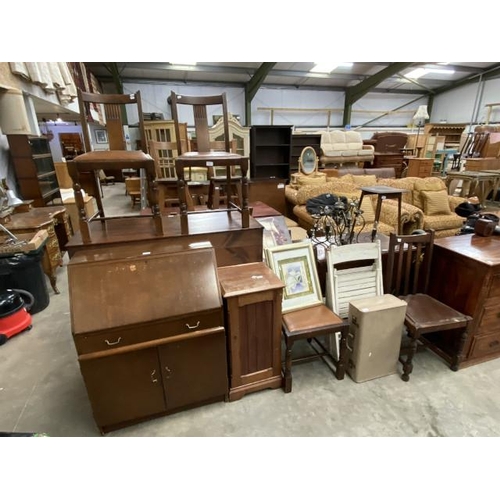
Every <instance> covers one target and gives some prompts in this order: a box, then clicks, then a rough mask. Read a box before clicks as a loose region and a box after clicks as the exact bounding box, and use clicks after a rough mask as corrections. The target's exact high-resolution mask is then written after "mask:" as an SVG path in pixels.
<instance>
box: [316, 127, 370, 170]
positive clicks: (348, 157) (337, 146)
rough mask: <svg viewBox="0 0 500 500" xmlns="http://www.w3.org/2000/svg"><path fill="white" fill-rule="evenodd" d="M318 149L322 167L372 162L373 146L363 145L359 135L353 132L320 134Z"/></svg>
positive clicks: (338, 131)
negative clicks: (319, 149)
mask: <svg viewBox="0 0 500 500" xmlns="http://www.w3.org/2000/svg"><path fill="white" fill-rule="evenodd" d="M320 148H321V154H320V158H319V161H320V164H321V165H322V166H326V165H342V164H344V163H360V162H370V163H371V162H373V156H374V148H373V146H370V145H363V139H362V137H361V134H360V133H359V132H356V131H354V130H347V131H344V130H332V131H329V132H321V141H320Z"/></svg>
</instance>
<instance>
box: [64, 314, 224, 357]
mask: <svg viewBox="0 0 500 500" xmlns="http://www.w3.org/2000/svg"><path fill="white" fill-rule="evenodd" d="M223 325H224V322H223V318H222V312H221V310H217V311H211V312H203V313H199V314H196V315H193V316H190V317H189V318H178V319H173V320H166V321H156V322H154V323H149V324H142V325H140V326H135V325H127V326H125V327H122V328H116V329H112V330H108V331H106V332H93V333H88V334H83V333H82V334H78V335H74V336H73V338H74V341H75V346H76V350H77V352H78V354H89V353H92V352H97V351H106V350H110V349H116V348H119V347H124V346H128V345H133V344H140V343H142V342H147V341H149V340H156V339H161V338H166V337H172V336H174V335H180V334H183V333H194V332H198V331H200V330H206V329H209V328H216V327H220V326H223Z"/></svg>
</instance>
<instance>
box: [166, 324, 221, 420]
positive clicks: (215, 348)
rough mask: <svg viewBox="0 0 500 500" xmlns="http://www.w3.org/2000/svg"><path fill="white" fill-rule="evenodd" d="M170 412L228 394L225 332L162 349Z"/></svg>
mask: <svg viewBox="0 0 500 500" xmlns="http://www.w3.org/2000/svg"><path fill="white" fill-rule="evenodd" d="M159 351H160V364H161V369H162V377H163V385H164V388H165V399H166V402H167V410H172V409H174V408H178V407H182V406H186V405H194V404H196V403H201V402H203V401H208V400H210V399H213V398H217V397H219V398H220V397H221V396H224V395H226V394H227V390H228V382H227V363H226V338H225V333H224V330H222V331H220V332H218V333H215V334H209V335H204V336H200V337H196V338H193V339H188V340H182V341H179V342H172V343H170V344H167V345H165V346H162V347H160V348H159Z"/></svg>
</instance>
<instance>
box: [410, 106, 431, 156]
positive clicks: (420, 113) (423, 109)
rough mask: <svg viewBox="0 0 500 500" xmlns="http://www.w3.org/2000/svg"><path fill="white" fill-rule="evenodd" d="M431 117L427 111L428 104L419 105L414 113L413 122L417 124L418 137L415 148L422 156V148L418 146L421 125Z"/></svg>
mask: <svg viewBox="0 0 500 500" xmlns="http://www.w3.org/2000/svg"><path fill="white" fill-rule="evenodd" d="M428 119H429V113H428V112H427V106H426V105H425V104H424V105H422V106H419V107H418V109H417V112H416V113H415V114H414V115H413V123H415V124H416V125H417V127H418V128H417V139H416V141H415V150H416V151H417V154H416V156H417V157H419V156H420V154H419V153H420V148H419V147H418V136H419V135H420V127H421V126H422V125H423V124H424V123H425V120H428Z"/></svg>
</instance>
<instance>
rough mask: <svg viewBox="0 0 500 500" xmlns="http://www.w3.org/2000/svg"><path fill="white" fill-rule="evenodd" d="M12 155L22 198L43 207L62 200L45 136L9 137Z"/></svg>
mask: <svg viewBox="0 0 500 500" xmlns="http://www.w3.org/2000/svg"><path fill="white" fill-rule="evenodd" d="M7 139H8V141H9V148H10V155H11V158H12V163H13V165H14V170H15V173H16V179H17V184H18V188H19V195H20V196H21V197H22V198H23V199H25V200H33V206H35V207H44V206H45V205H47V204H48V203H50V202H51V201H52V200H54V199H55V198H60V193H59V184H58V182H57V175H56V169H55V167H54V161H53V159H52V154H51V152H50V147H49V141H48V140H47V139H46V138H45V137H36V136H28V135H8V136H7Z"/></svg>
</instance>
